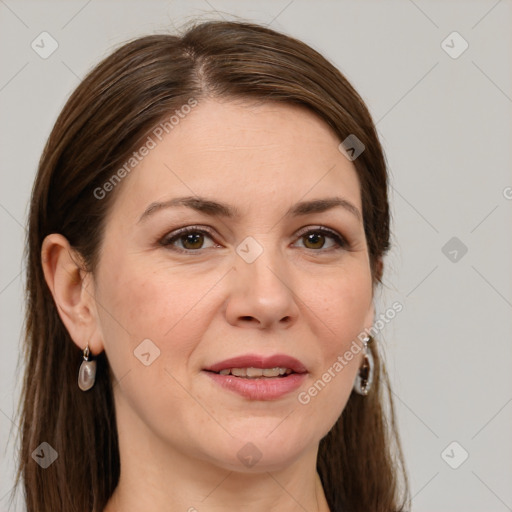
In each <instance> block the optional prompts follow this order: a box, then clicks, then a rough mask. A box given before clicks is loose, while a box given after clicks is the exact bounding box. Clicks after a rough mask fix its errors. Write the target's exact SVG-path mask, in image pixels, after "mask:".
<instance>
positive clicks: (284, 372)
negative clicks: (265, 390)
mask: <svg viewBox="0 0 512 512" xmlns="http://www.w3.org/2000/svg"><path fill="white" fill-rule="evenodd" d="M214 373H218V374H219V375H234V376H235V377H241V378H243V379H260V378H264V379H268V378H270V379H272V378H276V377H277V378H280V377H287V376H288V375H290V374H291V373H296V372H294V371H293V370H292V369H291V368H282V367H280V366H276V367H275V368H254V367H249V368H225V369H223V370H221V371H220V372H214Z"/></svg>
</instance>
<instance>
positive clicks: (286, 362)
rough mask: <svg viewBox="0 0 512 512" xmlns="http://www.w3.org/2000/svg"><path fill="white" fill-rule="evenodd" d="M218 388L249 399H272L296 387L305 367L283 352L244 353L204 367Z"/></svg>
mask: <svg viewBox="0 0 512 512" xmlns="http://www.w3.org/2000/svg"><path fill="white" fill-rule="evenodd" d="M203 371H204V372H205V373H206V374H207V375H208V376H209V377H210V378H211V379H212V380H213V381H214V382H216V383H217V384H219V385H220V386H221V388H223V389H225V390H228V391H230V392H234V393H236V394H238V395H242V396H244V397H245V398H249V399H250V400H275V399H278V398H280V397H282V396H284V395H286V394H288V393H290V392H291V391H293V390H295V389H297V388H298V387H299V386H300V385H301V383H302V382H303V381H304V379H305V378H306V375H307V373H308V372H307V369H306V367H305V366H304V365H303V364H302V363H301V362H300V361H299V360H298V359H295V358H293V357H290V356H286V355H275V356H271V357H266V356H259V355H245V356H240V357H235V358H231V359H227V360H225V361H221V362H219V363H216V364H214V365H212V366H210V367H208V368H204V370H203Z"/></svg>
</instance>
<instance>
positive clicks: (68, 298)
mask: <svg viewBox="0 0 512 512" xmlns="http://www.w3.org/2000/svg"><path fill="white" fill-rule="evenodd" d="M41 262H42V266H43V272H44V277H45V280H46V283H47V284H48V288H49V289H50V291H51V293H52V295H53V300H54V301H55V304H56V306H57V310H58V312H59V316H60V318H61V320H62V322H63V324H64V326H65V327H66V329H67V331H68V332H69V335H70V336H71V338H72V340H73V341H74V343H75V344H76V345H77V346H78V347H79V348H80V349H81V350H83V349H84V348H85V347H86V345H89V350H90V351H91V353H92V354H93V355H97V354H99V353H100V352H102V351H103V349H104V347H103V338H102V336H101V330H100V325H99V317H98V315H97V308H96V301H95V298H94V281H93V279H92V274H91V273H90V272H87V271H86V270H85V269H84V266H83V260H82V258H81V257H80V255H79V254H78V253H77V252H76V251H75V250H73V249H72V248H71V246H70V245H69V242H68V241H67V239H66V238H65V237H64V236H62V235H60V234H57V233H52V234H51V235H48V236H47V237H46V238H45V239H44V241H43V244H42V248H41Z"/></svg>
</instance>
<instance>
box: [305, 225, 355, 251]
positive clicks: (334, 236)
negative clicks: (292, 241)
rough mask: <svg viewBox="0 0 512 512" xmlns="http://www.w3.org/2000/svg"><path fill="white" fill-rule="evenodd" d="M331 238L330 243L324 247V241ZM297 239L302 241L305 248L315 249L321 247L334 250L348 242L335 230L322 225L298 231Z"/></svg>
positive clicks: (341, 247) (346, 245)
mask: <svg viewBox="0 0 512 512" xmlns="http://www.w3.org/2000/svg"><path fill="white" fill-rule="evenodd" d="M329 239H330V240H331V243H330V244H328V246H327V247H326V242H327V241H328V240H329ZM299 240H303V241H304V247H305V248H306V249H311V250H316V251H318V250H319V249H323V250H325V251H327V250H336V249H344V248H347V247H348V245H349V244H348V242H347V241H346V240H345V238H344V237H343V236H341V235H340V234H339V233H337V232H336V231H333V230H331V229H328V228H324V227H317V228H314V229H311V228H309V230H307V231H302V232H301V233H299Z"/></svg>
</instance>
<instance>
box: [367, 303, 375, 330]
mask: <svg viewBox="0 0 512 512" xmlns="http://www.w3.org/2000/svg"><path fill="white" fill-rule="evenodd" d="M374 321H375V305H374V304H373V300H372V302H371V303H370V305H369V306H368V311H367V312H366V316H365V317H364V328H365V329H367V330H368V331H369V330H370V329H371V327H373V322H374Z"/></svg>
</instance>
